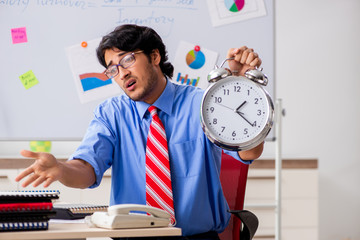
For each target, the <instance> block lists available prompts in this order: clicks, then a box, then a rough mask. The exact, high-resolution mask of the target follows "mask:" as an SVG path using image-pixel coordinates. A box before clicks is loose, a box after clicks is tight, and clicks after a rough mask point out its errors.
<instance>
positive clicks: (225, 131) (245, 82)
mask: <svg viewBox="0 0 360 240" xmlns="http://www.w3.org/2000/svg"><path fill="white" fill-rule="evenodd" d="M201 120H202V124H203V128H204V131H205V133H206V135H207V136H208V137H209V139H210V140H212V141H213V142H215V143H217V144H218V145H220V146H221V147H223V148H225V149H230V150H246V149H250V148H252V147H255V146H257V145H258V144H260V143H261V142H262V141H263V140H264V139H265V137H266V136H267V134H268V133H269V131H270V129H271V126H272V120H273V104H272V101H271V98H270V97H269V95H268V94H267V92H266V91H265V90H263V89H262V87H261V86H259V85H258V84H256V83H254V82H253V81H251V80H249V79H247V78H245V77H234V76H230V77H226V78H225V79H221V80H219V81H218V82H216V83H215V84H213V85H212V86H210V87H209V88H208V90H207V91H206V93H205V95H204V97H203V102H202V107H201Z"/></svg>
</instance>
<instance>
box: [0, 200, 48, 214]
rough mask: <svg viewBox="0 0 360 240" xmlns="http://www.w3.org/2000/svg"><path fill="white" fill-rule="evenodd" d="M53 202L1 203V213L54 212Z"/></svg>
mask: <svg viewBox="0 0 360 240" xmlns="http://www.w3.org/2000/svg"><path fill="white" fill-rule="evenodd" d="M52 208H53V204H52V202H33V203H31V202H30V203H1V204H0V212H9V211H34V210H52Z"/></svg>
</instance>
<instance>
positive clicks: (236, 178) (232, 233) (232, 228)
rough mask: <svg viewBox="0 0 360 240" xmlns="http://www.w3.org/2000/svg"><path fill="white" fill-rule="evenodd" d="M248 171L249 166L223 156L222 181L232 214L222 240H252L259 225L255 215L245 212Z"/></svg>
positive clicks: (221, 235)
mask: <svg viewBox="0 0 360 240" xmlns="http://www.w3.org/2000/svg"><path fill="white" fill-rule="evenodd" d="M248 169H249V165H247V164H244V163H242V162H240V161H238V160H236V159H234V158H233V157H231V156H229V155H226V154H224V153H223V154H222V159H221V171H220V180H221V185H222V188H223V192H224V195H225V198H226V200H227V202H228V205H229V208H230V212H231V213H232V214H231V219H230V223H229V225H228V227H227V228H226V229H225V231H224V232H222V233H221V234H219V236H220V239H221V240H239V239H241V240H250V239H252V238H253V236H254V234H255V232H256V230H257V227H258V225H259V221H258V219H257V217H256V216H255V215H254V214H253V213H251V212H249V211H247V210H243V208H244V199H245V189H246V181H247V175H248Z"/></svg>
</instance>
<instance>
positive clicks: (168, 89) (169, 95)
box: [135, 80, 175, 118]
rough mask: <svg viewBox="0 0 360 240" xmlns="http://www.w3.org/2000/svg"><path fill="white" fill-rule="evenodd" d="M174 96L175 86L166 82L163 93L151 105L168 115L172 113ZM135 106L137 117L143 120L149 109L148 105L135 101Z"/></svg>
mask: <svg viewBox="0 0 360 240" xmlns="http://www.w3.org/2000/svg"><path fill="white" fill-rule="evenodd" d="M174 95H175V86H174V85H173V84H172V83H171V82H170V81H169V80H167V81H166V86H165V89H164V91H163V92H162V93H161V95H160V97H159V98H158V99H157V100H156V101H155V102H154V103H153V104H152V105H153V106H155V107H157V108H158V109H160V110H161V111H162V112H165V113H166V114H168V115H170V114H171V112H172V107H173V102H174ZM135 104H136V108H137V111H138V113H139V116H142V118H144V116H145V113H146V110H147V109H148V108H149V107H150V105H149V104H147V103H146V102H142V101H135Z"/></svg>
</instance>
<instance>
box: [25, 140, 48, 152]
mask: <svg viewBox="0 0 360 240" xmlns="http://www.w3.org/2000/svg"><path fill="white" fill-rule="evenodd" d="M30 150H31V151H33V152H50V151H51V141H30Z"/></svg>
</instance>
